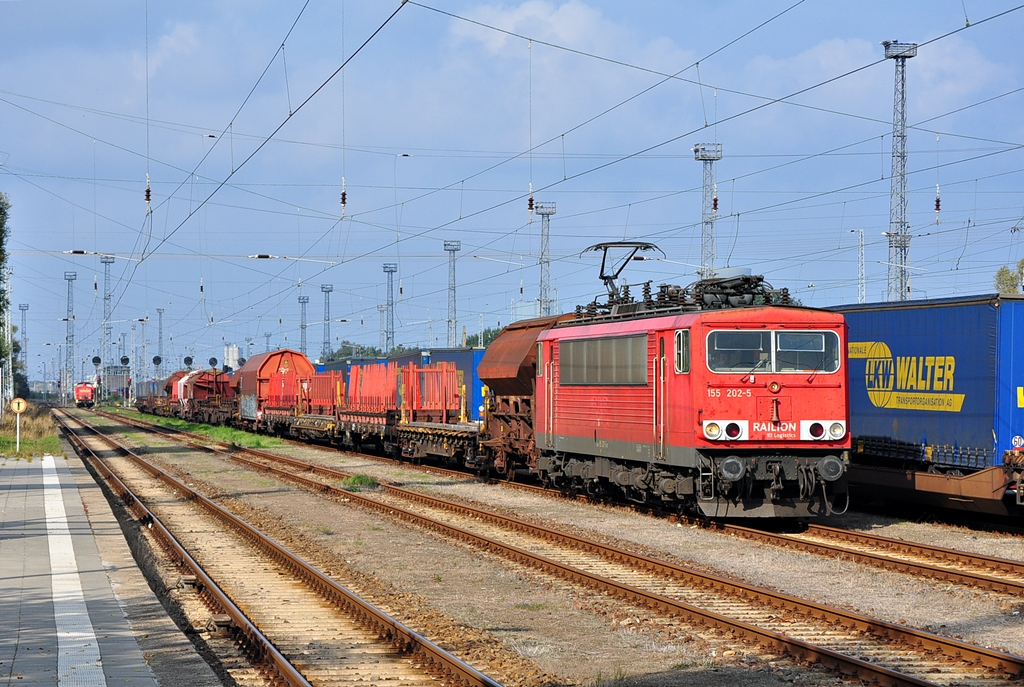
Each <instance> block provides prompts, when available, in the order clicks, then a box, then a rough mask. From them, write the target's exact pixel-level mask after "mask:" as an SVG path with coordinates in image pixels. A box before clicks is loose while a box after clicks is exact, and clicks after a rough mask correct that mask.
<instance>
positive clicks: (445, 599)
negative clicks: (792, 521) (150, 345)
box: [136, 435, 1024, 687]
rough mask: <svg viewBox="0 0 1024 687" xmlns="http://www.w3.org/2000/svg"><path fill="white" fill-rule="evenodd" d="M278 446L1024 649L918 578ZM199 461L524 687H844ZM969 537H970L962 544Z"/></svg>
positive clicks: (343, 567) (346, 570)
mask: <svg viewBox="0 0 1024 687" xmlns="http://www.w3.org/2000/svg"><path fill="white" fill-rule="evenodd" d="M136 438H137V435H136ZM147 441H148V442H149V443H153V444H157V443H164V442H162V441H160V440H147ZM274 450H275V451H277V450H280V451H281V452H282V453H287V454H291V455H294V456H296V457H300V458H303V459H307V460H310V461H313V462H318V463H322V464H328V465H332V466H335V467H339V468H341V469H346V470H351V471H354V472H359V473H362V474H369V475H374V476H377V477H379V478H382V479H391V480H401V481H404V482H406V485H407V486H413V484H418V485H419V488H423V489H426V490H429V491H433V492H438V493H443V494H444V495H447V496H452V497H457V498H461V499H465V500H469V501H477V502H481V503H487V504H490V505H492V506H495V507H498V508H502V509H504V510H506V511H509V512H512V513H515V514H517V515H519V516H520V517H525V518H529V519H532V520H536V521H540V522H545V523H548V524H558V525H559V526H560V527H563V528H564V527H566V526H567V525H568V526H569V528H572V527H579V528H581V531H582V532H584V533H587V534H589V535H591V536H596V537H598V538H603V539H605V540H613V541H618V542H619V543H620V544H622V543H625V544H627V545H628V546H629V548H633V549H636V550H639V551H642V552H660V553H659V555H661V556H662V557H668V558H673V557H674V558H676V559H678V560H681V561H684V562H689V563H691V564H692V565H694V567H697V568H701V569H704V570H708V571H720V572H724V573H726V574H728V575H731V576H733V577H736V578H739V579H743V580H745V581H748V582H751V583H754V584H759V585H762V586H766V587H770V588H774V589H779V590H781V591H785V592H787V593H791V594H794V595H798V596H802V597H805V598H809V599H813V600H817V601H821V602H824V603H833V604H837V605H841V606H845V607H847V608H851V609H854V610H858V611H861V612H864V613H866V614H869V615H876V616H878V617H881V618H884V619H887V620H892V621H896V622H906V623H907V624H909V625H914V626H918V627H926V628H928V629H931V630H933V631H936V632H938V633H940V634H947V635H950V636H960V637H962V638H963V639H965V640H967V641H972V642H976V643H981V644H984V645H987V646H995V647H998V648H1002V649H1005V650H1008V651H1012V652H1014V653H1021V652H1022V651H1024V638H1022V634H1024V632H1022V630H1024V628H1022V623H1021V620H1020V616H1013V615H1012V612H1013V610H1014V609H1015V608H1017V609H1019V607H1020V603H1019V600H1013V599H1011V598H1009V597H1006V596H1005V595H998V594H989V593H984V592H977V591H973V590H964V589H961V588H958V587H955V586H953V585H941V584H935V583H930V582H925V581H916V580H911V579H910V578H908V577H906V576H904V575H900V574H895V573H886V572H881V571H877V570H874V569H871V568H867V567H865V566H861V565H858V564H854V563H850V562H845V561H833V560H826V559H822V558H820V557H817V556H811V555H808V554H801V553H798V552H792V551H785V550H780V549H776V548H774V547H770V546H764V545H760V544H756V543H752V542H747V541H742V540H737V539H735V538H733V537H729V536H726V535H722V534H718V533H714V532H707V531H703V530H699V529H691V528H689V527H679V526H677V525H675V524H672V523H669V522H667V521H665V520H660V519H657V518H652V517H648V516H644V515H639V514H636V513H632V512H630V511H629V510H628V509H624V508H614V507H598V506H593V505H589V504H582V503H574V502H570V501H560V500H557V499H551V498H547V497H540V496H535V495H532V494H528V493H524V492H519V491H513V490H507V489H502V488H497V487H494V486H488V485H481V484H475V483H459V482H455V481H452V480H445V479H443V478H438V477H435V476H430V475H425V474H423V473H421V472H417V471H416V470H415V469H412V468H408V467H401V466H396V467H389V466H382V465H381V464H379V463H376V462H373V461H369V460H367V459H365V458H362V457H359V456H352V455H347V454H341V453H337V452H334V451H328V450H320V449H316V448H306V447H286V448H283V449H274ZM189 460H190V462H189V464H188V466H187V469H188V470H189V471H190V473H191V475H192V476H193V477H194V478H195V479H197V480H202V481H203V482H206V483H210V484H216V485H218V487H219V488H220V489H221V490H223V491H224V492H225V493H228V494H231V496H232V499H231V500H232V502H233V504H234V505H235V507H237V508H241V509H243V510H247V513H246V515H244V517H247V518H249V519H251V520H252V521H253V522H254V524H257V525H258V526H260V527H263V528H265V529H267V530H268V531H270V533H271V534H272V535H274V536H280V537H288V538H289V541H288V544H289V546H293V547H294V548H296V549H297V550H299V551H300V552H301V553H302V554H303V555H306V556H307V557H309V558H311V559H314V560H317V561H318V562H320V564H321V565H323V566H326V567H328V569H332V571H333V572H335V574H336V576H338V577H339V578H344V577H345V576H348V577H350V578H351V579H352V580H359V581H360V583H361V584H363V585H364V586H365V587H366V589H367V590H372V594H371V596H373V595H377V598H376V599H375V601H377V602H378V603H380V601H381V599H384V600H385V602H384V603H383V604H382V605H384V606H388V605H389V603H390V606H391V607H390V610H392V611H393V612H395V614H396V615H397V616H398V617H403V612H404V613H408V614H410V616H415V615H416V613H419V611H416V612H413V611H412V610H411V609H422V608H424V607H425V608H433V609H434V612H435V613H436V620H437V622H438V623H450V622H455V623H456V624H460V625H462V626H464V628H465V630H466V632H467V637H472V638H474V639H469V640H467V641H479V642H480V647H479V652H480V655H483V654H485V653H486V652H487V651H489V650H491V651H493V650H494V649H493V647H490V646H489V645H488V641H489V638H490V637H495V638H498V640H500V642H501V643H502V644H503V645H504V649H505V650H506V652H507V650H511V652H513V653H514V654H518V655H519V656H521V657H524V658H526V659H529V660H528V661H526V662H524V665H529V663H531V662H532V663H535V664H536V666H537V670H538V674H535V675H532V676H531V675H521V676H520V679H519V683H520V684H543V683H544V682H547V683H548V684H559V683H560V681H554V680H552V681H549V680H547V679H546V677H548V676H554V675H557V676H561V678H563V679H564V681H565V682H575V683H580V684H613V683H614V684H621V685H630V686H632V687H661V686H662V685H670V684H671V685H744V686H749V687H767V686H769V685H781V684H794V683H795V684H823V685H831V684H838V683H839V682H840V681H839V680H837V679H836V678H834V677H832V676H829V675H826V674H823V673H821V672H819V671H813V670H811V671H808V670H807V669H806V668H804V667H800V666H795V665H793V664H792V663H790V662H788V661H785V660H782V661H771V662H768V661H767V660H765V659H764V657H758V656H756V655H754V654H753V652H752V650H751V649H750V648H748V647H747V648H745V647H742V646H740V647H737V646H735V645H733V644H732V643H731V642H729V641H728V640H724V639H722V638H716V637H715V636H713V635H708V636H701V637H697V636H695V634H694V633H693V632H691V631H687V630H685V629H680V628H679V627H677V626H675V625H674V624H672V623H659V622H653V621H652V619H651V618H650V617H648V616H647V615H646V614H645V613H643V612H642V611H637V610H636V609H628V608H625V607H623V605H622V604H621V603H619V602H616V601H613V600H609V599H607V598H605V597H602V596H601V595H596V594H591V593H588V592H579V591H576V592H567V591H566V588H565V585H563V584H561V583H560V582H558V581H556V580H551V579H547V578H544V577H542V576H539V575H537V574H535V573H531V572H528V571H524V570H522V569H519V568H517V567H515V566H511V565H507V564H504V563H502V562H499V561H498V560H497V559H495V558H493V557H491V556H489V555H486V554H479V553H472V552H469V553H467V551H466V550H465V549H463V548H461V547H458V546H454V545H452V544H449V543H447V542H443V541H439V540H437V539H435V538H433V537H432V536H430V535H427V534H423V533H420V532H417V531H413V530H410V529H409V528H407V527H405V526H402V525H396V524H394V523H387V522H385V521H382V520H380V519H379V518H377V517H375V516H372V515H369V514H366V513H362V512H360V511H358V510H356V509H352V508H348V507H346V506H344V505H341V504H335V503H332V502H329V501H324V500H321V499H318V498H317V497H314V496H311V495H305V496H300V495H301V494H302V492H301V491H299V490H296V489H295V488H293V487H284V486H282V485H281V484H280V483H279V482H277V481H276V480H274V479H273V478H271V477H269V476H266V475H253V474H251V473H245V472H243V471H241V470H238V469H235V468H225V467H224V466H223V464H220V463H219V461H218V459H215V458H212V457H202V458H200V459H194V458H191V459H189ZM858 524H860V525H861V526H862V527H864V528H865V529H872V530H873V531H882V532H883V533H885V534H887V535H888V536H900V535H902V536H903V538H907V539H915V538H917V539H918V540H921V541H924V540H926V539H927V538H928V537H931V538H932V539H931V540H929V541H932V542H933V543H939V544H941V545H945V546H950V547H951V548H958V546H957V543H956V542H955V541H946V542H941V541H936V540H938V539H941V538H943V537H953V536H954V533H955V531H952V530H950V529H949V528H942V527H933V526H928V525H913V526H907V525H901V524H899V523H896V522H883V521H882V520H881V519H877V518H876V519H871V520H869V521H865V522H861V523H858ZM883 528H892V529H894V530H896V531H897V533H893V532H889V531H885V530H884V529H883ZM904 530H905V531H904ZM919 530H920V532H919ZM911 535H914V536H911ZM956 536H960V537H963V535H962V533H959V534H956ZM969 536H971V537H977V539H972V540H970V541H971V542H973V543H974V545H975V546H977V547H979V548H977V549H971V550H979V551H980V552H985V553H989V551H988V550H986V549H985V547H987V546H988V547H991V548H992V551H995V553H993V554H992V555H1001V556H1003V557H1009V558H1019V559H1022V560H1024V545H1021V544H1020V541H1021V540H1019V539H1018V540H1007V539H1006V538H1002V537H998V536H995V535H980V534H974V533H972V534H970V535H969ZM1007 542H1010V543H1009V544H1007ZM1018 546H1019V547H1020V548H1019V549H1018V548H1015V547H1018ZM959 548H965V549H966V548H967V547H966V546H962V547H959ZM1011 554H1012V555H1011ZM343 583H347V582H344V581H343ZM375 585H376V586H375ZM389 586H390V588H389ZM409 590H415V593H410V592H409ZM389 599H390V602H389V601H387V600H389ZM418 617H419V618H420V619H422V618H423V617H424V616H423V615H420V616H418ZM427 617H428V619H427V620H426V621H425V622H426V624H427V627H419V626H417V625H416V623H415V622H414V620H413V618H412V617H410V619H409V622H410V624H412V625H414V626H416V627H417V629H421V630H428V629H429V625H430V622H431V621H430V620H429V613H428V614H427ZM500 653H502V652H497V653H496V655H497V654H500ZM496 660H498V661H499V662H500V661H501V660H502V659H500V658H496ZM508 669H509V667H508V666H506V670H508ZM540 673H547V674H548V676H545V677H542V676H541V674H540Z"/></svg>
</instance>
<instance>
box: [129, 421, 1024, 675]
mask: <svg viewBox="0 0 1024 687" xmlns="http://www.w3.org/2000/svg"><path fill="white" fill-rule="evenodd" d="M115 417H118V418H120V416H115ZM138 426H143V427H145V426H148V423H143V422H141V421H138ZM169 436H170V435H169ZM198 447H200V448H202V446H198ZM205 448H206V449H207V450H210V451H214V452H217V453H221V454H223V455H225V456H226V457H227V458H230V459H231V460H234V461H236V462H238V463H240V464H242V465H245V466H246V467H250V468H252V469H255V470H260V471H265V472H270V473H272V474H275V475H278V476H280V477H282V478H285V479H288V480H290V481H293V482H296V483H298V484H300V485H302V486H303V487H305V488H307V489H309V490H311V491H313V492H316V493H329V494H331V495H333V496H335V497H339V498H342V499H345V500H348V501H351V502H354V503H356V504H358V505H360V506H362V507H364V508H366V509H367V510H370V511H375V512H378V513H381V514H383V515H385V516H386V517H389V518H398V519H402V520H405V521H408V522H411V523H414V524H416V525H418V526H420V527H424V528H426V529H430V530H433V531H436V532H439V533H441V534H443V535H445V536H449V537H453V538H455V539H458V540H461V541H464V542H467V543H470V544H472V545H474V546H477V547H479V548H483V549H485V550H488V551H491V552H493V553H496V554H498V555H501V556H503V557H506V558H508V559H511V560H513V561H516V562H519V563H521V564H524V565H529V566H532V567H535V568H538V569H541V570H544V571H547V572H551V573H554V574H556V575H558V576H560V577H562V578H563V579H567V580H569V581H571V582H574V583H576V584H581V585H585V586H588V587H591V588H595V589H600V590H602V591H606V592H608V593H610V594H613V595H615V596H617V597H619V598H622V599H626V600H628V601H631V602H633V603H636V604H638V605H641V606H645V607H648V608H651V609H654V610H658V611H661V612H664V613H668V614H671V615H675V616H678V617H681V618H684V619H686V620H687V621H688V622H691V623H693V624H696V625H701V626H711V627H715V628H719V629H723V630H726V631H729V632H732V633H733V634H734V635H735V636H737V637H739V638H742V639H745V640H748V641H756V642H758V643H759V644H761V645H762V646H765V647H767V648H769V649H771V650H775V651H782V652H785V653H788V654H790V655H792V656H794V657H796V658H797V659H798V660H805V661H811V662H820V663H821V664H822V665H824V666H826V667H829V668H832V669H834V670H836V671H838V672H840V673H843V674H845V675H850V676H855V677H859V678H861V679H867V680H874V681H877V682H878V683H879V684H883V685H933V684H935V683H932V682H928V681H925V680H922V679H920V678H917V677H914V676H911V675H907V674H904V673H899V672H896V671H893V670H890V669H887V668H884V667H881V666H877V665H874V664H872V663H869V662H867V661H862V660H860V659H857V658H855V657H852V656H847V655H845V654H842V653H839V652H835V651H833V650H831V649H828V648H826V647H821V646H817V645H814V644H811V643H808V642H804V641H802V640H799V639H796V638H793V637H789V636H786V635H783V634H780V633H777V632H773V631H771V630H767V629H764V628H760V627H757V626H755V625H752V624H749V623H746V622H743V621H739V620H735V619H732V618H728V617H725V616H722V615H719V614H716V613H714V612H710V611H706V610H703V609H700V608H697V607H694V606H691V605H689V604H686V603H684V602H681V601H678V600H676V599H672V598H668V597H665V596H661V595H658V594H654V593H651V592H648V591H645V590H642V589H638V588H636V587H633V586H630V585H627V584H623V583H619V582H617V581H614V580H610V579H608V578H605V577H603V576H600V575H595V574H592V573H589V572H586V571H583V570H580V569H578V568H575V567H572V566H569V565H565V564H562V563H559V562H557V561H553V560H551V559H549V558H546V557H544V556H540V555H537V554H534V553H532V552H529V551H526V550H524V549H521V548H518V547H515V546H511V545H507V544H504V543H502V542H500V541H497V540H494V539H491V538H488V537H484V536H481V535H478V534H476V533H473V532H470V531H468V530H465V529H462V528H459V527H456V526H454V525H450V524H447V523H443V522H441V521H438V520H435V519H432V518H429V517H427V516H423V515H420V514H418V513H414V512H412V511H408V510H404V509H402V508H398V507H396V506H393V505H389V504H385V503H382V502H380V501H377V500H375V499H373V498H370V497H367V496H364V495H362V494H359V493H356V492H351V491H348V490H345V489H342V488H339V487H334V486H331V485H329V484H325V483H323V482H321V481H319V480H315V479H310V478H308V477H304V476H302V475H299V474H296V473H295V472H291V471H290V470H285V469H281V468H278V467H274V466H272V465H267V464H265V463H260V462H257V461H255V460H251V459H249V458H245V457H243V456H242V455H240V454H248V455H250V456H253V457H256V458H260V459H262V460H265V461H272V462H275V463H277V464H281V465H286V466H288V467H289V468H292V469H295V470H301V471H303V472H308V473H312V474H314V475H318V476H320V477H324V478H327V479H336V480H342V479H347V478H349V477H351V476H352V473H349V472H346V471H343V470H337V469H335V468H329V467H323V466H318V465H313V464H311V463H307V462H305V461H301V460H297V459H294V458H289V457H286V456H280V455H276V454H273V453H270V452H267V451H262V450H259V449H247V448H241V447H237V446H228V447H227V448H216V447H212V446H206V447H205ZM381 486H382V489H384V490H386V491H388V492H390V493H392V494H395V495H397V496H400V497H402V498H405V499H408V500H410V501H413V502H418V503H423V504H426V505H429V506H431V507H434V508H442V509H445V510H449V511H452V512H456V513H459V514H461V515H465V516H470V517H474V518H479V519H481V520H484V521H487V522H490V523H492V524H498V525H501V526H502V527H506V528H509V529H512V530H515V531H518V532H522V533H525V534H529V535H531V536H536V537H539V538H544V539H547V540H550V541H554V542H557V543H560V544H563V545H566V546H571V547H573V548H576V549H579V550H582V551H587V552H590V553H595V554H598V555H601V556H603V557H605V558H607V559H609V560H613V561H616V562H619V563H627V564H629V565H632V566H634V567H636V568H637V569H642V570H645V571H648V572H650V573H654V574H658V575H662V576H665V577H669V578H673V579H677V580H683V581H686V582H688V583H691V584H694V585H695V586H700V587H703V588H707V589H710V590H715V591H719V592H724V593H727V594H732V595H735V596H740V597H745V598H748V599H755V600H757V601H759V602H761V603H763V604H766V605H770V606H772V607H774V608H778V609H780V610H785V611H789V612H797V613H801V614H805V615H807V616H809V617H814V618H818V619H824V620H825V621H827V622H829V623H833V624H835V625H837V626H839V627H842V628H844V629H848V630H851V631H860V632H865V633H870V634H873V635H875V636H877V637H881V638H885V639H887V640H890V641H895V642H899V643H900V644H902V645H904V647H912V648H914V649H915V650H916V651H923V652H926V653H929V652H938V653H941V654H942V655H945V656H948V657H950V658H951V659H953V660H960V661H966V662H968V663H971V664H974V665H978V666H983V667H985V668H987V669H989V670H991V671H994V672H996V673H1000V674H1005V675H1009V676H1024V658H1022V657H1019V656H1014V655H1012V654H1007V653H1003V652H999V651H993V650H990V649H985V648H982V647H978V646H975V645H972V644H968V643H966V642H961V641H958V640H955V639H949V638H945V637H940V636H937V635H934V634H931V633H928V632H924V631H921V630H917V629H914V628H909V627H905V626H901V625H897V624H895V623H889V622H885V621H881V620H876V619H872V618H868V617H865V616H861V615H858V614H855V613H850V612H847V611H843V610H840V609H836V608H831V607H828V606H824V605H821V604H815V603H812V602H808V601H805V600H802V599H799V598H796V597H792V596H789V595H786V594H780V593H776V592H772V591H769V590H765V589H761V588H759V587H754V586H750V585H745V584H742V583H739V582H735V581H732V580H728V579H725V578H721V577H717V576H714V575H708V574H704V573H701V572H698V571H694V570H690V569H688V568H685V567H683V566H678V565H674V564H672V563H667V562H663V561H658V560H655V559H652V558H649V557H646V556H641V555H638V554H634V553H631V552H628V551H624V550H621V549H617V548H614V547H610V546H606V545H604V544H600V543H598V542H594V541H590V540H587V539H585V538H582V537H577V536H575V535H571V534H567V533H564V532H560V531H557V530H552V529H549V528H546V527H543V526H540V525H535V524H533V523H529V522H526V521H523V520H519V519H516V518H511V517H507V516H503V515H499V514H496V513H493V512H490V511H486V510H481V509H477V508H473V507H471V506H466V505H463V504H458V503H453V502H450V501H446V500H444V499H439V498H436V497H433V496H428V495H426V494H422V493H419V492H414V491H410V490H407V489H403V488H401V487H397V486H394V485H386V484H385V485H381Z"/></svg>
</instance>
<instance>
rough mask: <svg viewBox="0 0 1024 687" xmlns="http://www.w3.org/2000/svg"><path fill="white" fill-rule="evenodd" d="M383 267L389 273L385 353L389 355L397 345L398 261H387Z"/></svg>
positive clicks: (385, 272)
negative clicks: (396, 284)
mask: <svg viewBox="0 0 1024 687" xmlns="http://www.w3.org/2000/svg"><path fill="white" fill-rule="evenodd" d="M383 267H384V274H386V275H388V313H387V318H388V321H387V328H386V329H385V330H384V355H387V354H388V353H390V352H391V349H392V348H394V347H395V272H397V271H398V263H395V262H385V263H384V265H383Z"/></svg>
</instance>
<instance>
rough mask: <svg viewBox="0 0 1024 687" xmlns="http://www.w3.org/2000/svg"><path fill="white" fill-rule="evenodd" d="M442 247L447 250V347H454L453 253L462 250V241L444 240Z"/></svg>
mask: <svg viewBox="0 0 1024 687" xmlns="http://www.w3.org/2000/svg"><path fill="white" fill-rule="evenodd" d="M444 249H445V250H446V251H448V348H455V346H456V345H457V343H458V342H457V339H458V337H456V335H455V328H456V317H455V254H456V253H457V252H459V251H460V250H462V241H445V242H444Z"/></svg>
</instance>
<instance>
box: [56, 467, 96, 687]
mask: <svg viewBox="0 0 1024 687" xmlns="http://www.w3.org/2000/svg"><path fill="white" fill-rule="evenodd" d="M42 464H43V493H44V495H45V510H46V531H47V534H48V540H49V544H50V573H51V577H52V588H53V617H54V619H55V620H56V624H57V680H58V682H59V684H60V685H61V687H106V684H107V681H106V678H104V676H103V668H102V665H101V663H100V649H99V646H98V645H97V643H96V632H95V630H94V629H93V626H92V621H91V620H89V611H88V610H87V609H86V607H85V595H84V594H83V593H82V580H81V578H80V577H79V576H78V561H77V560H75V550H74V547H73V546H72V544H71V532H70V530H69V529H68V519H67V513H66V512H65V510H64V499H63V496H62V494H61V487H60V480H59V479H58V478H57V467H56V465H55V464H54V460H53V456H43V460H42Z"/></svg>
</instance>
